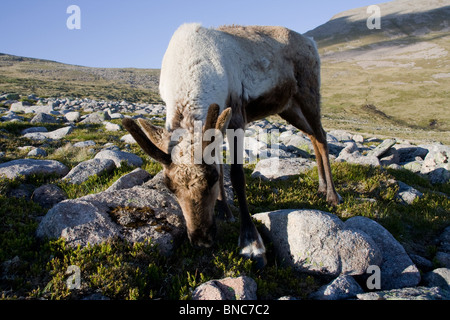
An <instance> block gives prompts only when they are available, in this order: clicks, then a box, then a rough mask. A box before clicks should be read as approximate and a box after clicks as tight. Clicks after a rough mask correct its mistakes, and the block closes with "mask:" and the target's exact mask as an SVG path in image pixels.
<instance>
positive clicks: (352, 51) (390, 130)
mask: <svg viewBox="0 0 450 320" xmlns="http://www.w3.org/2000/svg"><path fill="white" fill-rule="evenodd" d="M379 7H380V10H381V29H379V30H377V29H373V30H370V29H368V28H367V26H366V21H367V18H368V17H369V16H370V14H367V12H366V10H367V7H363V8H357V9H352V10H349V11H345V12H342V13H339V14H337V15H335V16H334V17H332V18H331V20H330V21H328V22H327V23H325V24H323V25H321V26H319V27H317V28H315V29H314V30H311V31H309V32H307V33H306V35H307V36H310V37H313V38H314V39H315V40H316V41H317V43H318V47H319V52H320V54H321V58H322V94H323V114H324V118H325V119H324V122H325V125H326V126H327V127H329V128H335V127H343V128H345V129H347V130H353V131H360V132H362V133H367V134H378V135H385V136H398V137H403V138H409V139H416V140H436V141H441V142H445V141H447V142H448V141H449V136H450V135H449V130H450V112H449V111H450V106H449V101H450V90H449V88H450V61H449V60H450V58H449V57H450V56H449V51H450V41H449V40H450V21H449V17H450V1H448V0H445V1H443V0H430V1H420V0H412V1H411V0H407V1H405V0H397V1H392V2H388V3H382V4H379Z"/></svg>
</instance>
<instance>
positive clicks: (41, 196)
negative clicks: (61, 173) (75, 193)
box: [31, 184, 67, 208]
mask: <svg viewBox="0 0 450 320" xmlns="http://www.w3.org/2000/svg"><path fill="white" fill-rule="evenodd" d="M66 199H67V195H66V193H65V192H64V191H63V190H62V189H61V188H60V187H58V186H57V185H54V184H46V185H42V186H40V187H39V188H37V189H36V190H34V192H33V194H32V196H31V200H33V201H34V202H36V203H38V204H39V205H40V206H41V207H43V208H51V207H53V206H54V205H56V204H57V203H59V202H61V201H64V200H66Z"/></svg>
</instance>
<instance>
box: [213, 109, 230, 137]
mask: <svg viewBox="0 0 450 320" xmlns="http://www.w3.org/2000/svg"><path fill="white" fill-rule="evenodd" d="M231 116H232V112H231V108H226V109H225V110H223V112H222V113H221V114H220V116H219V117H218V118H217V123H216V129H217V130H220V132H222V135H225V130H227V128H228V124H229V123H230V119H231Z"/></svg>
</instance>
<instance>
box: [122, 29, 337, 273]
mask: <svg viewBox="0 0 450 320" xmlns="http://www.w3.org/2000/svg"><path fill="white" fill-rule="evenodd" d="M159 89H160V94H161V97H162V99H163V100H164V101H165V103H166V106H167V115H166V124H165V128H161V127H156V126H154V125H152V124H151V123H150V122H149V121H147V120H144V119H138V120H137V122H138V123H136V122H135V121H134V120H132V119H130V118H125V119H124V120H123V125H124V127H125V128H126V129H127V130H128V131H129V132H130V133H131V135H132V136H133V137H134V138H135V140H136V141H137V143H138V144H139V145H140V147H141V148H142V149H143V150H144V151H145V152H146V153H147V154H148V155H149V156H150V157H152V158H154V159H155V160H157V161H159V162H160V163H161V164H162V165H163V168H164V177H165V184H166V185H167V187H168V188H169V189H170V190H171V191H172V192H173V193H174V194H175V195H176V197H177V199H178V202H179V204H180V207H181V209H182V211H183V216H184V218H185V221H186V228H187V234H188V238H189V240H190V242H191V243H192V244H193V245H195V246H201V247H209V246H211V245H212V243H213V240H214V235H215V230H216V229H215V228H216V226H215V216H214V207H215V203H216V200H217V204H218V211H219V216H221V217H224V218H225V219H228V220H231V219H233V215H232V213H231V211H230V209H229V207H228V205H227V202H226V197H225V191H224V186H223V169H222V165H220V164H218V163H213V164H208V163H205V162H204V161H203V162H201V163H197V164H195V163H193V162H191V163H189V162H188V163H186V162H180V161H177V159H179V158H181V157H185V156H186V155H189V156H191V155H192V153H193V150H194V149H195V146H194V143H192V141H194V140H195V139H191V138H192V136H193V135H194V134H195V133H194V130H193V127H194V123H195V122H196V121H197V122H198V121H201V123H202V124H203V132H206V131H207V130H209V129H213V130H215V131H214V132H215V133H216V135H215V136H214V137H215V138H218V137H219V135H220V134H224V133H225V132H228V131H229V130H231V129H232V130H239V129H240V130H244V129H245V127H246V125H247V124H248V123H250V122H252V121H255V120H258V119H261V118H264V117H267V116H270V115H274V114H278V115H279V116H281V118H283V119H285V120H286V121H288V122H289V123H291V124H292V125H294V126H295V127H296V128H298V129H299V130H301V131H303V132H304V133H306V134H307V135H308V136H309V138H310V139H311V141H312V144H313V146H314V151H315V155H316V162H317V167H318V173H319V189H318V192H319V193H321V194H324V195H326V199H327V201H328V202H329V203H330V204H332V205H337V204H338V203H339V202H340V201H341V198H340V196H339V195H338V194H337V192H336V190H335V186H334V183H333V178H332V174H331V168H330V161H329V157H328V146H327V140H326V133H325V131H324V129H323V128H322V124H321V118H320V59H319V54H318V51H317V47H316V45H315V42H314V41H313V40H312V39H309V38H307V37H304V36H302V35H300V34H298V33H296V32H294V31H291V30H289V29H286V28H283V27H264V26H248V27H243V26H222V27H219V28H217V29H213V28H204V27H202V26H201V25H199V24H184V25H182V26H180V27H179V28H178V30H177V31H176V32H175V33H174V35H173V37H172V39H171V41H170V43H169V46H168V48H167V51H166V53H165V55H164V58H163V62H162V67H161V77H160V86H159ZM178 129H183V130H185V137H191V138H190V139H181V141H180V138H184V137H180V135H177V137H176V138H175V139H173V138H174V137H173V135H174V132H175V131H176V130H178ZM228 139H229V137H228ZM242 139H243V136H242V135H235V136H233V138H232V139H231V140H232V141H230V139H229V141H230V145H232V147H231V149H232V150H231V153H232V154H233V156H232V159H231V160H232V163H231V166H230V167H231V169H230V177H231V182H232V186H233V189H234V191H235V195H236V197H237V200H238V203H239V211H240V236H239V246H240V248H241V255H243V256H246V257H248V258H251V259H253V260H255V261H256V265H257V266H258V267H263V266H264V265H265V263H266V257H265V247H264V244H263V241H262V239H261V237H260V235H259V233H258V231H257V229H256V227H255V225H254V224H253V221H252V219H251V216H250V213H249V209H248V205H247V198H246V191H245V184H246V182H245V175H244V170H243V165H242V161H240V157H241V156H242V150H237V146H239V145H241V146H242V141H239V140H242ZM183 141H184V142H183ZM186 141H188V142H186ZM211 141H214V138H213V139H211ZM231 142H234V143H231ZM209 143H212V142H208V141H203V143H202V148H203V149H205V148H206V147H207V146H208V144H209Z"/></svg>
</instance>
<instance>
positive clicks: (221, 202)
mask: <svg viewBox="0 0 450 320" xmlns="http://www.w3.org/2000/svg"><path fill="white" fill-rule="evenodd" d="M223 177H224V174H223V164H221V165H220V177H219V197H218V198H217V209H218V211H219V215H218V217H219V219H221V220H224V221H228V222H234V221H235V219H234V216H233V213H232V212H231V210H230V207H229V206H228V203H227V195H226V192H225V187H224V182H223Z"/></svg>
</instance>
